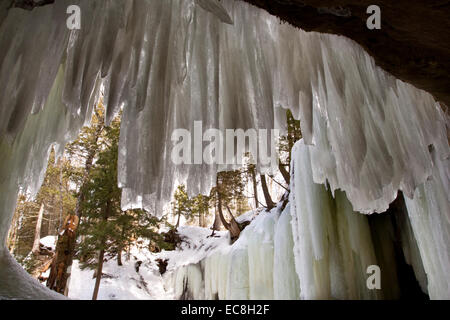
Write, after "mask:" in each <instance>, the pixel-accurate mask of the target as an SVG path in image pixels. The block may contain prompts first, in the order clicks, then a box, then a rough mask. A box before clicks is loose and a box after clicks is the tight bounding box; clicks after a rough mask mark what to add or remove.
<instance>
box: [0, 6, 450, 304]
mask: <svg viewBox="0 0 450 320" xmlns="http://www.w3.org/2000/svg"><path fill="white" fill-rule="evenodd" d="M50 2H51V1H50ZM250 2H251V1H250ZM255 2H256V1H255ZM261 2H262V1H261ZM11 3H14V1H2V2H1V3H0V88H1V95H0V237H1V241H2V246H1V248H0V298H2V299H62V298H65V297H64V296H62V295H59V294H57V293H55V292H53V291H50V290H48V289H47V288H46V287H44V286H42V285H41V284H40V283H38V282H37V281H36V280H34V279H32V278H31V277H30V276H29V275H28V274H27V273H26V272H25V271H24V270H23V269H22V267H21V266H19V265H18V264H17V262H16V261H15V260H14V258H13V257H12V256H11V255H10V253H9V251H8V249H7V248H6V245H5V244H6V238H7V234H8V230H9V227H10V225H11V220H12V216H13V213H14V209H15V205H16V201H17V195H18V192H19V190H27V192H29V193H30V194H35V193H36V192H37V190H39V187H40V185H41V184H42V180H43V175H44V172H45V169H46V164H47V159H48V157H49V153H50V148H51V147H52V146H53V147H54V148H55V150H56V154H57V156H58V155H59V154H60V153H61V150H62V149H64V146H65V145H66V143H68V142H70V141H72V140H73V139H74V138H75V137H76V135H77V134H78V132H79V130H80V129H81V127H82V126H83V125H85V124H86V123H87V122H89V121H90V119H91V116H92V111H93V106H94V104H95V102H96V101H97V100H98V97H99V95H103V97H104V104H105V106H106V122H107V123H108V122H110V121H111V120H112V118H113V116H114V115H115V114H116V113H117V112H118V111H119V110H122V112H123V116H122V123H121V131H120V141H119V159H118V168H119V169H118V183H119V187H120V188H121V189H122V203H121V206H122V208H124V209H125V208H131V207H133V208H136V207H139V208H143V209H145V210H147V211H148V212H153V213H154V214H156V215H158V212H160V210H159V208H161V207H162V206H163V205H164V203H167V202H168V201H170V195H171V194H172V193H173V191H174V185H175V182H174V181H183V182H186V183H187V186H188V188H189V190H191V192H193V193H195V194H197V193H202V192H206V191H207V190H209V189H211V187H213V186H214V184H215V182H216V175H217V172H219V171H222V170H228V169H231V168H230V167H228V166H227V165H221V164H215V165H209V164H208V165H207V164H197V165H189V166H187V165H174V164H173V163H172V162H171V161H170V156H169V155H170V153H171V152H172V150H171V148H172V147H173V144H172V143H171V134H172V132H173V130H175V129H177V128H184V129H187V130H193V126H194V122H195V121H202V123H203V126H204V127H207V128H218V129H219V130H225V129H238V128H241V129H244V130H246V129H249V128H255V129H267V130H270V129H273V128H277V129H280V130H281V131H283V130H285V129H286V128H285V112H284V111H285V109H289V110H291V112H292V114H293V115H294V117H295V118H296V119H299V120H300V123H301V130H302V135H303V139H302V140H301V141H298V142H297V143H296V144H295V146H294V147H293V149H292V160H291V163H290V171H291V175H292V177H291V180H290V186H289V193H288V194H287V195H286V197H285V198H284V199H283V200H282V201H280V202H279V203H278V204H276V206H275V207H274V208H273V209H271V210H270V211H265V212H262V213H260V214H259V215H258V216H257V217H256V218H254V219H253V220H252V222H251V223H250V224H249V225H248V226H247V227H246V228H245V229H244V231H243V232H242V234H241V236H240V237H239V239H238V240H237V241H236V242H234V243H233V244H232V245H220V246H218V247H217V248H216V249H215V250H210V251H205V252H199V253H198V254H197V255H195V259H194V258H193V259H191V260H189V263H186V264H185V265H183V266H180V267H179V268H178V269H177V270H175V271H174V272H173V273H172V274H171V275H169V276H167V282H168V284H169V285H171V286H173V288H174V292H175V296H176V298H183V299H221V300H222V299H397V298H399V297H400V292H401V291H402V290H405V288H406V290H409V289H410V290H418V291H419V292H420V293H421V294H425V295H427V296H429V298H431V299H450V274H449V273H448V270H449V268H450V202H449V201H450V189H449V181H450V179H449V176H450V170H449V159H450V148H449V139H448V129H449V125H450V118H449V115H448V111H447V109H446V106H445V104H444V103H443V102H439V101H438V99H436V97H435V96H433V95H432V94H431V93H429V92H427V91H425V90H422V89H419V88H417V87H416V86H414V85H412V84H410V83H407V82H405V81H402V80H400V79H397V78H396V77H394V76H393V75H391V73H389V72H387V71H385V70H383V69H382V68H381V67H379V66H377V64H376V62H375V60H374V58H373V57H372V56H370V55H369V54H368V53H367V52H366V51H365V50H364V49H363V48H362V47H361V46H360V45H359V44H358V43H356V42H355V41H353V40H351V39H349V38H347V37H344V36H341V35H336V34H327V33H320V32H309V31H308V32H307V31H303V30H301V29H299V28H296V27H294V26H293V25H291V24H289V23H285V22H283V21H281V20H280V19H279V18H278V17H276V16H275V15H271V14H270V13H269V12H267V11H266V10H264V9H262V8H258V7H255V6H253V5H252V4H249V3H247V2H245V1H235V0H222V1H217V0H147V1H129V0H95V1H92V0H57V1H54V3H50V4H48V5H42V6H37V7H35V8H33V9H32V10H25V9H23V8H19V7H10V6H11ZM70 5H77V6H79V8H80V12H81V18H82V20H81V27H80V28H79V29H78V28H74V29H72V30H71V29H69V28H68V27H67V25H66V22H67V18H68V16H69V15H68V13H67V8H68V7H69V6H70ZM334 14H337V13H334ZM448 89H449V88H447V90H448ZM235 152H236V153H238V152H240V150H236V151H235ZM257 170H258V171H259V172H261V173H264V172H270V170H272V168H267V167H264V166H257ZM371 265H377V266H379V267H380V269H381V271H382V280H381V281H382V285H381V289H379V290H369V289H368V288H367V286H366V280H367V276H368V275H367V268H368V266H371ZM411 292H412V291H411Z"/></svg>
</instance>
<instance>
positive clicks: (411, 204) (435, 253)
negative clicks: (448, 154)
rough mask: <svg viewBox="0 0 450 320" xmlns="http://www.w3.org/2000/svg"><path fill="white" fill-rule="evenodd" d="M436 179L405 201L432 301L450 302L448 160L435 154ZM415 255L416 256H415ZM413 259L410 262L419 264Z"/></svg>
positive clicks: (426, 183) (434, 172)
mask: <svg viewBox="0 0 450 320" xmlns="http://www.w3.org/2000/svg"><path fill="white" fill-rule="evenodd" d="M432 154H433V162H434V164H435V166H434V168H433V175H432V176H431V177H430V179H429V180H428V181H426V182H425V183H424V184H423V185H421V186H420V187H419V188H417V189H416V191H415V193H414V198H413V199H409V198H407V197H405V202H406V206H407V208H408V214H409V219H410V222H411V226H412V230H413V232H414V236H415V238H416V241H417V246H418V248H419V252H420V257H421V260H422V261H423V267H424V270H425V273H426V275H427V279H428V292H429V295H430V298H432V299H450V275H449V272H448V270H449V266H450V189H449V181H450V174H449V168H450V167H449V159H448V158H447V159H445V160H444V161H441V159H440V158H439V155H438V154H436V153H435V151H433V152H432ZM413 253H414V252H413ZM417 259H418V258H417V257H414V256H412V257H411V261H414V260H417Z"/></svg>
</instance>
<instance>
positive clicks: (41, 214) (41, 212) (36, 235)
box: [31, 203, 44, 255]
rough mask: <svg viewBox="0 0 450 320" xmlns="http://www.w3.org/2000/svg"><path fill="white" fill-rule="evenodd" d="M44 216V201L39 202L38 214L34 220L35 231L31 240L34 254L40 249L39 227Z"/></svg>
mask: <svg viewBox="0 0 450 320" xmlns="http://www.w3.org/2000/svg"><path fill="white" fill-rule="evenodd" d="M43 217H44V203H42V204H41V208H40V209H39V215H38V219H37V222H36V231H35V232H34V242H33V249H32V250H31V252H33V254H34V255H38V254H39V251H40V241H41V227H42V218H43Z"/></svg>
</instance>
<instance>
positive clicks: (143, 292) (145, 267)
mask: <svg viewBox="0 0 450 320" xmlns="http://www.w3.org/2000/svg"><path fill="white" fill-rule="evenodd" d="M154 258H155V257H152V255H151V254H149V253H148V252H147V253H144V252H141V253H138V252H137V251H134V252H133V253H132V257H131V259H130V260H127V259H126V258H124V259H123V261H122V263H123V265H122V266H119V265H117V260H116V259H112V260H109V261H107V262H105V264H104V265H103V274H104V275H103V277H102V281H101V282H100V289H99V293H98V299H99V300H161V299H173V295H172V294H171V292H170V290H169V291H166V289H165V288H164V285H163V278H162V277H161V275H160V274H159V269H158V266H157V264H156V262H155V261H154ZM140 259H142V260H140ZM137 261H142V264H141V266H140V268H139V272H136V269H135V264H136V262H137ZM93 275H94V271H93V270H89V269H85V270H81V269H80V267H79V261H78V260H75V261H74V262H73V265H72V276H71V279H70V286H69V298H71V299H81V300H90V299H92V293H93V291H94V284H95V278H93ZM169 289H170V288H169Z"/></svg>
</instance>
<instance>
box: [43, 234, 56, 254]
mask: <svg viewBox="0 0 450 320" xmlns="http://www.w3.org/2000/svg"><path fill="white" fill-rule="evenodd" d="M56 240H57V237H56V236H46V237H44V238H41V240H39V241H40V243H41V245H43V246H44V247H47V248H50V249H51V250H52V251H55V247H56Z"/></svg>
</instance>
